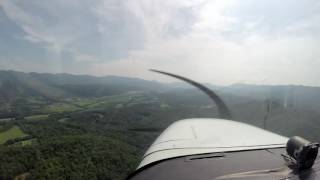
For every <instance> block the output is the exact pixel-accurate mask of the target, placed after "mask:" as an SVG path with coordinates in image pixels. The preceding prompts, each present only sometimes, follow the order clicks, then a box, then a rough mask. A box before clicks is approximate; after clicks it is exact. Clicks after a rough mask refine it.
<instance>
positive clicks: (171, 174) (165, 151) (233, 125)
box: [128, 119, 320, 180]
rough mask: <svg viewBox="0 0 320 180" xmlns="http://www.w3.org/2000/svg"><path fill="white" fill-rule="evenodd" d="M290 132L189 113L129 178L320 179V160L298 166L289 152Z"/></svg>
mask: <svg viewBox="0 0 320 180" xmlns="http://www.w3.org/2000/svg"><path fill="white" fill-rule="evenodd" d="M287 141H288V138H287V137H284V136H280V135H278V134H274V133H272V132H269V131H266V130H263V129H260V128H257V127H254V126H251V125H247V124H244V123H240V122H236V121H230V120H224V119H186V120H181V121H178V122H175V123H174V124H172V125H171V126H169V127H168V128H167V129H166V130H165V131H164V132H163V133H162V134H161V135H160V136H159V137H158V138H157V140H156V141H155V142H154V143H153V144H152V145H151V147H150V148H149V150H148V151H147V152H146V153H145V155H144V156H143V159H142V161H141V163H140V165H139V167H138V168H137V170H136V172H134V173H133V174H132V175H131V176H130V177H129V178H128V179H131V180H146V179H150V180H151V179H152V180H169V179H173V180H180V179H181V180H197V179H199V180H214V179H218V180H219V179H225V180H231V179H232V180H243V179H249V180H250V179H261V180H271V179H272V180H273V179H301V180H302V179H305V180H307V179H320V172H319V170H320V164H319V163H320V160H319V158H317V159H316V161H315V164H314V166H313V169H307V170H304V171H298V170H296V169H295V168H294V167H291V166H290V161H289V160H288V157H287V156H286V154H287V152H286V144H287Z"/></svg>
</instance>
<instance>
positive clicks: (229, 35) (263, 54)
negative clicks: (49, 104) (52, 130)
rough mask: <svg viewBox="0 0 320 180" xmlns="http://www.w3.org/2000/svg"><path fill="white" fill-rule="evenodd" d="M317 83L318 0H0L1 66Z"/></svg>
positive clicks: (319, 59) (219, 81)
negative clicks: (166, 73)
mask: <svg viewBox="0 0 320 180" xmlns="http://www.w3.org/2000/svg"><path fill="white" fill-rule="evenodd" d="M150 68H155V69H160V70H165V71H169V72H174V73H177V74H180V75H184V76H187V77H189V78H193V79H195V80H197V81H201V82H209V83H213V84H223V85H227V84H232V83H250V84H253V83H256V84H303V85H313V86H320V1H319V0H303V1H302V0H281V1H279V0H54V1H52V0H32V1H21V0H1V1H0V69H13V70H19V71H26V72H30V71H36V72H51V73H60V72H68V73H73V74H92V75H98V76H104V75H120V76H130V77H140V78H144V79H149V80H160V81H168V80H170V79H169V78H164V77H162V76H161V75H157V74H153V73H151V72H148V71H147V69H150Z"/></svg>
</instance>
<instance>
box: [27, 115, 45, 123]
mask: <svg viewBox="0 0 320 180" xmlns="http://www.w3.org/2000/svg"><path fill="white" fill-rule="evenodd" d="M48 117H49V115H48V114H41V115H32V116H27V117H25V119H26V120H31V121H40V120H46V119H48Z"/></svg>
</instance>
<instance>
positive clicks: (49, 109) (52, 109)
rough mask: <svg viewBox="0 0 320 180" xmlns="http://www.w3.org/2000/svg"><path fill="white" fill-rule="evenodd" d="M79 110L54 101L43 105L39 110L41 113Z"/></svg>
mask: <svg viewBox="0 0 320 180" xmlns="http://www.w3.org/2000/svg"><path fill="white" fill-rule="evenodd" d="M76 110H80V108H78V107H76V106H74V105H71V104H66V103H55V104H51V105H49V106H46V107H44V108H43V109H42V110H41V112H43V113H48V114H49V113H59V112H71V111H76Z"/></svg>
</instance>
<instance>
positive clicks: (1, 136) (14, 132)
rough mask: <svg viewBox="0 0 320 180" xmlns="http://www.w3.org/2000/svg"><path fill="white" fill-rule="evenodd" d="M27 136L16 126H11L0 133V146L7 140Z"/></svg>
mask: <svg viewBox="0 0 320 180" xmlns="http://www.w3.org/2000/svg"><path fill="white" fill-rule="evenodd" d="M24 136H27V134H25V133H24V132H23V131H22V130H21V129H20V128H19V127H18V126H12V127H11V128H10V129H8V130H7V131H4V132H2V133H0V144H3V143H5V142H6V141H7V140H9V139H15V138H19V137H24Z"/></svg>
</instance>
